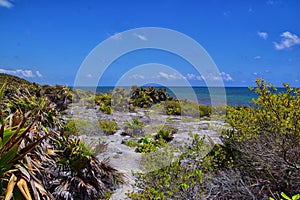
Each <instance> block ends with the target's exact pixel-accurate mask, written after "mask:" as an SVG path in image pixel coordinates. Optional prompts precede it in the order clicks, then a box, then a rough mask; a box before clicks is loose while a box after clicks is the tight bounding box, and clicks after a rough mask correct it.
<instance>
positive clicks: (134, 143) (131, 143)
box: [123, 140, 139, 147]
mask: <svg viewBox="0 0 300 200" xmlns="http://www.w3.org/2000/svg"><path fill="white" fill-rule="evenodd" d="M123 144H125V145H126V146H129V147H136V146H138V145H139V143H138V142H136V141H134V140H128V141H126V142H124V143H123Z"/></svg>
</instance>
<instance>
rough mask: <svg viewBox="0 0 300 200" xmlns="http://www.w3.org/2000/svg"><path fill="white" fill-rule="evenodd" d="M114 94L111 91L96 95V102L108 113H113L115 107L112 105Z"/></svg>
mask: <svg viewBox="0 0 300 200" xmlns="http://www.w3.org/2000/svg"><path fill="white" fill-rule="evenodd" d="M111 102H112V95H111V94H110V93H105V94H97V95H96V96H95V103H96V105H98V106H99V107H100V110H101V111H102V112H103V113H105V114H108V115H111V114H112V112H113V109H112V107H111Z"/></svg>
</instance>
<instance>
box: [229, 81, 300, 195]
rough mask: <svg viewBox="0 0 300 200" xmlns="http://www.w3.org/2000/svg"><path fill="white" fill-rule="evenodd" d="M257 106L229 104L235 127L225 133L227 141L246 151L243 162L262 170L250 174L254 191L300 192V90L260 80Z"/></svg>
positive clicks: (277, 193) (271, 193)
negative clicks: (239, 106) (233, 106)
mask: <svg viewBox="0 0 300 200" xmlns="http://www.w3.org/2000/svg"><path fill="white" fill-rule="evenodd" d="M256 83H257V87H256V88H255V89H253V88H251V89H252V90H254V91H255V93H256V94H258V95H259V97H258V98H257V99H256V100H253V103H254V105H255V107H254V108H250V107H244V108H242V107H241V108H238V109H235V108H229V110H228V115H227V121H228V122H229V123H230V125H231V126H232V127H233V128H232V129H231V130H228V131H226V132H225V134H224V141H225V142H226V143H229V144H230V145H231V146H232V148H234V149H236V150H238V151H239V152H241V153H242V155H243V159H244V160H243V162H242V160H241V162H239V163H238V164H240V165H241V166H244V167H245V165H248V168H249V166H251V167H252V171H253V170H254V169H256V170H257V171H262V173H265V175H263V176H262V175H260V174H259V172H257V173H254V174H249V173H247V172H246V171H244V176H248V177H249V179H250V180H249V181H250V183H251V182H252V184H254V183H255V187H252V186H251V184H250V183H249V190H251V191H252V193H253V194H257V195H258V197H261V196H260V195H259V193H264V194H268V195H269V196H273V197H274V198H279V196H280V195H279V194H280V192H285V193H286V194H288V195H293V194H294V193H297V192H300V189H299V188H300V176H299V174H300V156H299V155H300V90H299V89H293V88H291V87H290V86H289V85H288V84H283V86H284V88H285V91H284V92H280V93H278V92H277V89H276V88H275V87H274V86H273V85H272V84H268V83H265V81H264V80H261V79H257V80H256Z"/></svg>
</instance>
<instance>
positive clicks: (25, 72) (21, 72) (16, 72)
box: [0, 69, 42, 78]
mask: <svg viewBox="0 0 300 200" xmlns="http://www.w3.org/2000/svg"><path fill="white" fill-rule="evenodd" d="M0 73H5V74H11V75H16V76H23V77H26V78H33V77H36V76H37V77H39V78H40V77H42V74H41V73H40V72H39V71H35V73H33V72H32V70H23V69H16V70H7V69H0Z"/></svg>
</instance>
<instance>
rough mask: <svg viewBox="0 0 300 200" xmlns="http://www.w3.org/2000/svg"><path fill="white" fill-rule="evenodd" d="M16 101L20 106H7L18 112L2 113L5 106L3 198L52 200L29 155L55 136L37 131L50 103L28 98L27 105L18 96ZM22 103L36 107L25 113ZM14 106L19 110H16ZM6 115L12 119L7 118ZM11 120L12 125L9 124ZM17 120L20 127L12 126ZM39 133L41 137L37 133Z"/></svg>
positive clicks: (0, 146)
mask: <svg viewBox="0 0 300 200" xmlns="http://www.w3.org/2000/svg"><path fill="white" fill-rule="evenodd" d="M5 86H6V84H3V85H2V87H1V89H0V102H1V101H2V99H3V96H4V88H5ZM14 101H15V103H16V104H11V103H12V102H10V103H8V104H7V105H8V106H9V107H10V109H8V110H10V111H12V110H14V109H15V111H14V113H7V109H6V110H4V112H2V108H3V107H4V106H1V109H0V179H1V190H0V192H1V195H4V196H5V199H7V200H8V199H11V198H12V197H14V198H18V199H22V198H23V199H32V196H34V197H35V199H40V198H41V197H42V196H45V197H48V198H51V194H49V193H47V192H46V190H45V189H44V187H43V186H42V185H41V183H40V181H39V180H38V179H37V178H36V176H35V175H36V174H37V173H36V172H34V165H33V163H32V162H31V160H32V159H31V158H30V157H28V156H27V155H28V153H29V152H32V151H33V149H35V147H36V146H37V145H39V144H40V143H41V142H42V141H43V140H44V139H45V138H46V137H48V136H49V135H51V134H52V132H45V131H42V132H39V131H38V130H37V128H36V127H37V124H38V123H39V121H38V119H40V118H41V117H46V115H44V113H42V110H43V109H44V108H45V107H46V106H48V104H47V103H46V101H40V102H36V101H32V99H27V100H26V103H25V102H24V101H23V99H22V98H21V97H19V98H17V97H16V98H15V99H14ZM22 103H23V104H26V105H27V106H28V105H29V104H32V105H33V104H35V108H34V109H32V110H31V111H27V110H22V109H21V107H22V106H24V105H21V104H22ZM13 105H15V106H16V107H13ZM8 114H9V115H8ZM33 114H35V115H33ZM6 115H8V116H7V117H6V119H4V117H5V116H6ZM16 115H19V116H16ZM48 117H49V116H47V118H48ZM18 119H20V120H18ZM8 120H9V121H10V123H8V124H7V121H8ZM14 120H17V121H18V125H17V126H12V125H14V124H15V123H16V122H14ZM12 121H13V122H12ZM45 130H46V129H45ZM38 132H39V134H37V133H38ZM40 133H42V134H40ZM15 186H17V187H15Z"/></svg>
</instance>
